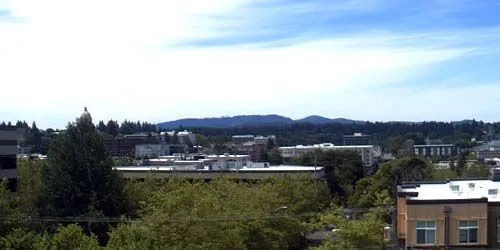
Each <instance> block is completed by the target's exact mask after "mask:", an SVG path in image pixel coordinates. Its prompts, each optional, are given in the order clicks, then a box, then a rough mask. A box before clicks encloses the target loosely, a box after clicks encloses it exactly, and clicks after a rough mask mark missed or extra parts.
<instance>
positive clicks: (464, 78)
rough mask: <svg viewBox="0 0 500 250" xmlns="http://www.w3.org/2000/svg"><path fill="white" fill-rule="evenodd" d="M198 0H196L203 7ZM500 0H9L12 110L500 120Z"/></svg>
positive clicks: (21, 114) (2, 43) (8, 112)
mask: <svg viewBox="0 0 500 250" xmlns="http://www.w3.org/2000/svg"><path fill="white" fill-rule="evenodd" d="M195 3H196V4H195ZM499 10H500V4H498V3H496V2H495V1H468V0H464V1H446V0H441V1H419V2H418V3H415V2H414V1H389V0H380V1H367V0H345V1H338V2H336V3H335V4H332V3H331V2H329V1H324V0H314V1H308V2H305V3H302V2H296V1H285V0H270V1H261V0H257V1H247V0H231V1H229V0H214V1H210V3H199V2H194V1H184V2H183V3H178V2H175V1H141V2H135V3H134V2H119V1H106V2H97V1H79V2H71V3H68V2H65V1H55V0H49V1H43V2H30V1H23V0H20V1H5V0H0V34H2V39H0V55H2V56H0V69H2V80H1V81H2V83H3V84H2V93H9V94H8V95H4V96H3V97H2V98H1V99H0V107H1V108H0V120H5V121H16V120H27V121H31V120H34V121H36V122H37V124H38V125H39V127H41V128H47V127H54V128H62V127H64V126H65V125H66V124H67V122H68V121H71V120H74V118H75V117H77V116H78V115H79V114H80V113H81V111H82V110H83V107H84V106H87V107H88V108H89V111H90V112H91V113H92V116H93V117H94V120H95V121H98V120H109V119H115V120H119V121H121V120H123V119H128V120H134V121H135V120H141V121H148V122H154V123H157V122H163V121H171V120H176V119H181V118H204V117H221V116H234V115H254V114H262V115H265V114H279V115H283V116H286V117H290V118H292V119H300V118H303V117H306V116H309V115H321V116H325V117H328V118H338V117H344V118H348V119H353V120H370V121H394V120H396V121H423V120H438V121H452V120H453V121H455V120H463V119H472V118H475V119H477V120H484V121H498V120H500V119H498V116H497V114H496V108H495V107H498V106H499V105H500V98H498V93H499V92H500V81H499V80H500V77H499V76H497V75H496V74H495V73H496V71H497V70H498V68H499V67H500V66H495V65H498V63H497V60H498V59H497V55H498V53H499V52H500V18H499V17H497V16H496V13H498V11H499Z"/></svg>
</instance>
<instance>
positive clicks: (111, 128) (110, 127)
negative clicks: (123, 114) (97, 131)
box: [106, 120, 120, 136]
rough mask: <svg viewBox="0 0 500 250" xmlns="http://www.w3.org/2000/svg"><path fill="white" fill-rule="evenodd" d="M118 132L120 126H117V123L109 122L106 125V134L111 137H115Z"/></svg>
mask: <svg viewBox="0 0 500 250" xmlns="http://www.w3.org/2000/svg"><path fill="white" fill-rule="evenodd" d="M119 132H120V126H119V125H118V122H117V121H113V120H109V121H108V123H107V124H106V133H108V134H110V135H112V136H117V135H118V133H119Z"/></svg>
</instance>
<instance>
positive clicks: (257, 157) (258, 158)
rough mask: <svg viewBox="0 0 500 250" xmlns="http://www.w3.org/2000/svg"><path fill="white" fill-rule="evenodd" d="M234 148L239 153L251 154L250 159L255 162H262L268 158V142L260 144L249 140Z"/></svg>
mask: <svg viewBox="0 0 500 250" xmlns="http://www.w3.org/2000/svg"><path fill="white" fill-rule="evenodd" d="M234 150H235V152H236V153H237V154H244V155H249V156H250V160H251V161H253V162H262V161H265V160H266V153H267V145H266V144H258V143H255V142H253V141H248V142H245V143H243V144H237V145H235V146H234Z"/></svg>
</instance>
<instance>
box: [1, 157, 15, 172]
mask: <svg viewBox="0 0 500 250" xmlns="http://www.w3.org/2000/svg"><path fill="white" fill-rule="evenodd" d="M16 166H17V165H16V156H15V155H0V169H14V168H16Z"/></svg>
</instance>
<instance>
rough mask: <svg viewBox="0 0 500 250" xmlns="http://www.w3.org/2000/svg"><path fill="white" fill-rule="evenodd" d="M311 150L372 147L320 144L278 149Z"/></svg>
mask: <svg viewBox="0 0 500 250" xmlns="http://www.w3.org/2000/svg"><path fill="white" fill-rule="evenodd" d="M301 148H304V149H311V148H327V149H328V148H331V149H355V148H373V145H349V146H335V145H334V144H333V143H322V144H314V145H296V146H286V147H280V149H301Z"/></svg>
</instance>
